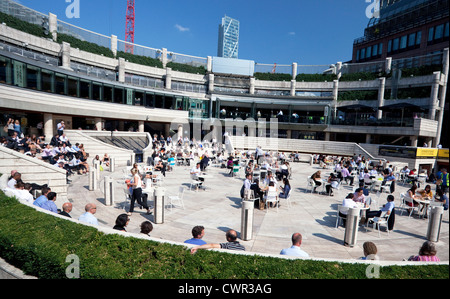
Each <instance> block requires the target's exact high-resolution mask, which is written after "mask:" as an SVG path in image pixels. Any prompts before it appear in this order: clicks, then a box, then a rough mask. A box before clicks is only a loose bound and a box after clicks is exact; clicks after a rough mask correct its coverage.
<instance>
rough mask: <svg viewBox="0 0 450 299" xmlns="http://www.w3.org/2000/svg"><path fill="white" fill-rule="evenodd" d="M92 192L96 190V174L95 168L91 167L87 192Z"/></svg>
mask: <svg viewBox="0 0 450 299" xmlns="http://www.w3.org/2000/svg"><path fill="white" fill-rule="evenodd" d="M94 190H97V174H96V171H95V167H92V169H91V171H89V191H94Z"/></svg>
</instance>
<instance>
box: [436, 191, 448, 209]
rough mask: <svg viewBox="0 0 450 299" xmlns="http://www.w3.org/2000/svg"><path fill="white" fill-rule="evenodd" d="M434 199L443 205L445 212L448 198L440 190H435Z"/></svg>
mask: <svg viewBox="0 0 450 299" xmlns="http://www.w3.org/2000/svg"><path fill="white" fill-rule="evenodd" d="M434 199H435V200H436V201H437V202H440V203H442V204H443V206H444V210H445V211H446V210H448V196H447V195H445V194H444V191H442V189H440V188H438V189H437V190H436V195H435V197H434Z"/></svg>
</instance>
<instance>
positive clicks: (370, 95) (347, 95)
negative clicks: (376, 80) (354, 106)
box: [338, 90, 378, 101]
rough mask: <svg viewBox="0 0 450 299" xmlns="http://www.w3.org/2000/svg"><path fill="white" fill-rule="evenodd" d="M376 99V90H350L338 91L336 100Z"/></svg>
mask: <svg viewBox="0 0 450 299" xmlns="http://www.w3.org/2000/svg"><path fill="white" fill-rule="evenodd" d="M377 99H378V91H377V90H351V91H340V92H339V93H338V101H356V100H360V101H364V100H366V101H371V100H377Z"/></svg>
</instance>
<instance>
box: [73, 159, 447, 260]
mask: <svg viewBox="0 0 450 299" xmlns="http://www.w3.org/2000/svg"><path fill="white" fill-rule="evenodd" d="M291 167H292V171H293V175H292V178H291V180H290V183H291V186H292V196H291V198H292V206H291V207H290V208H288V206H287V205H286V204H285V203H283V201H282V202H281V206H280V207H279V209H278V212H277V210H276V209H273V210H272V209H270V210H269V211H266V210H259V209H255V210H254V214H253V215H254V219H253V236H252V238H251V240H249V241H243V240H241V239H239V241H240V243H241V244H243V245H244V246H245V247H246V251H249V252H256V253H264V254H274V255H278V254H279V253H280V251H281V250H282V249H283V248H287V247H290V246H291V236H292V234H293V233H295V232H300V233H301V234H302V236H303V244H302V246H301V247H302V249H303V250H304V251H306V252H307V253H308V254H309V255H310V257H312V258H319V259H322V258H323V259H339V260H341V259H346V260H347V259H348V260H355V259H358V258H359V257H361V256H362V255H363V250H362V245H363V243H364V242H365V241H372V242H374V243H375V244H376V246H377V248H378V255H379V257H380V260H384V261H393V262H395V261H402V260H403V259H405V258H408V257H409V256H411V255H415V254H417V253H418V251H419V248H420V247H421V245H422V243H423V242H425V241H426V234H427V227H428V220H427V219H423V218H419V217H418V216H417V215H413V216H411V218H409V217H408V215H407V214H406V213H404V214H403V215H401V212H402V211H401V210H400V209H399V208H398V207H399V205H400V193H401V192H405V191H406V190H407V189H409V186H402V185H397V186H396V190H395V192H394V196H395V205H396V207H397V214H396V219H395V227H394V230H393V231H392V232H391V233H390V234H389V235H388V234H387V232H386V230H385V228H384V227H382V231H381V237H379V235H378V232H377V231H376V230H373V229H372V227H369V228H365V227H360V229H359V230H358V233H357V242H356V245H355V246H353V247H348V246H344V244H343V241H344V234H345V229H344V228H343V227H342V226H340V227H338V228H336V227H335V225H336V210H337V206H338V204H341V203H342V200H343V199H344V197H345V196H346V195H347V194H348V193H350V192H352V187H351V186H347V185H343V186H341V188H340V190H338V191H337V192H335V195H334V196H333V197H330V196H325V195H321V194H317V193H310V192H307V190H306V178H307V176H309V175H311V174H312V173H314V172H315V171H317V170H318V169H319V166H318V165H312V166H311V165H309V164H306V163H291ZM189 170H190V167H188V166H177V167H175V169H174V170H173V171H171V172H167V173H166V177H165V178H164V180H163V182H162V186H163V187H164V188H165V189H166V195H176V194H177V193H178V189H179V187H180V186H183V187H185V188H186V191H185V194H184V205H185V209H182V208H181V207H173V209H171V208H170V206H169V205H167V202H166V205H167V206H166V208H167V209H166V211H165V216H164V223H162V224H155V223H154V218H153V217H154V216H153V215H146V211H145V210H144V209H142V210H141V209H139V206H136V207H135V212H134V213H133V215H132V216H131V220H130V223H129V225H128V227H127V231H128V232H129V233H139V226H140V224H141V223H142V222H143V221H146V220H149V221H151V222H152V223H153V227H154V229H153V231H152V232H151V236H152V237H153V238H158V239H162V240H170V241H175V242H184V241H185V240H186V239H189V238H191V237H192V236H191V229H192V227H194V226H196V225H202V226H204V227H205V236H204V237H203V240H205V241H206V242H208V243H220V242H224V241H225V232H226V231H227V230H228V229H234V230H236V231H237V232H238V233H240V229H241V211H242V209H241V198H240V195H239V191H240V188H241V186H242V184H243V175H241V176H240V177H230V176H229V175H228V170H226V169H222V168H219V167H209V168H208V169H207V177H206V180H205V186H206V190H199V191H195V190H190V189H189V187H190V181H191V180H190V175H189ZM330 172H331V170H322V174H323V176H324V177H327V174H328V173H330ZM124 173H125V168H119V169H116V171H115V172H114V173H111V172H109V171H108V169H107V168H106V170H105V171H102V172H101V173H100V184H99V185H100V188H99V190H96V191H89V182H88V176H87V175H82V176H79V175H75V176H72V178H71V179H72V180H73V182H72V184H71V185H70V186H69V188H68V198H69V201H70V202H72V203H73V206H74V208H73V211H72V212H71V215H72V217H73V218H76V219H78V217H79V216H80V215H81V214H82V213H83V212H84V206H85V205H86V204H87V203H92V202H94V203H96V204H97V213H96V217H97V218H98V219H99V222H100V225H101V226H104V227H109V228H112V227H113V226H114V224H115V220H116V217H117V216H118V215H120V214H122V213H124V212H127V211H128V207H129V202H127V201H126V197H125V193H124V189H125V179H124ZM105 176H110V177H112V178H113V179H114V186H115V204H114V205H113V206H106V205H105V199H104V195H103V192H102V189H103V180H104V177H105ZM432 190H435V187H434V186H432ZM387 195H388V193H383V194H382V195H381V196H380V198H379V199H378V204H379V205H382V204H384V203H386V197H387ZM372 196H373V195H372ZM149 202H150V204H153V201H152V197H151V196H150V197H149ZM448 232H449V218H448V212H445V214H444V217H443V221H442V225H441V231H440V238H439V242H437V243H436V247H437V251H438V253H437V255H438V257H439V258H440V259H441V261H448V260H449V238H448Z"/></svg>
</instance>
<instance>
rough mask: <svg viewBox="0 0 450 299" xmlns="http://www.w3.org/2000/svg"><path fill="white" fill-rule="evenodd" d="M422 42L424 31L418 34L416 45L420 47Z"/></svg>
mask: <svg viewBox="0 0 450 299" xmlns="http://www.w3.org/2000/svg"><path fill="white" fill-rule="evenodd" d="M421 42H422V31H418V32H417V34H416V45H420V43H421Z"/></svg>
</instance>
